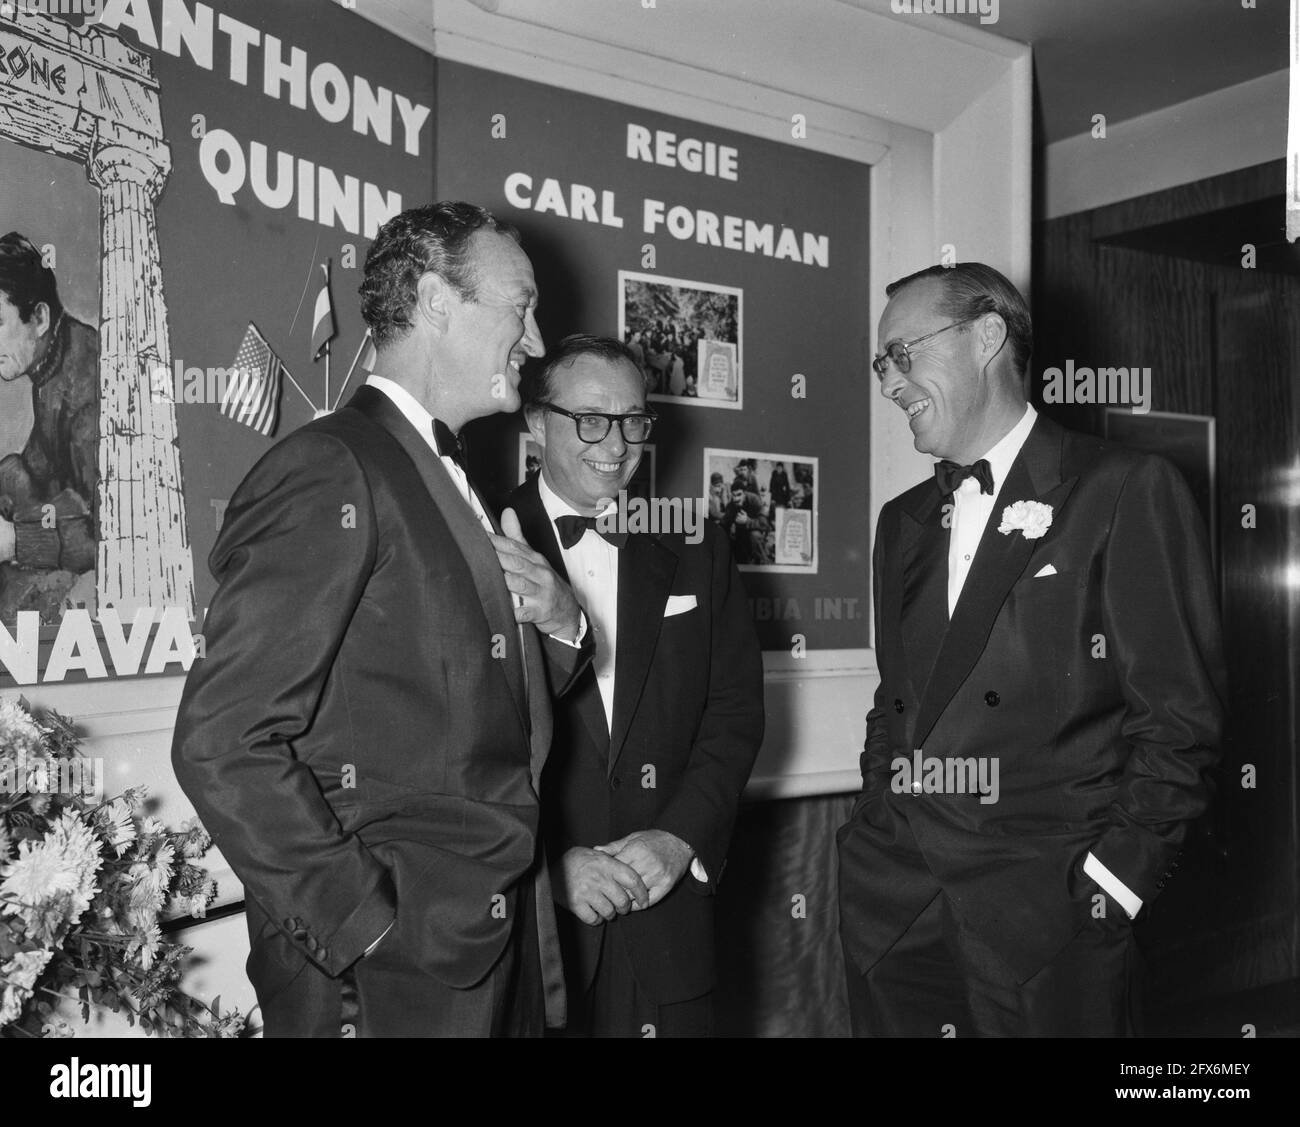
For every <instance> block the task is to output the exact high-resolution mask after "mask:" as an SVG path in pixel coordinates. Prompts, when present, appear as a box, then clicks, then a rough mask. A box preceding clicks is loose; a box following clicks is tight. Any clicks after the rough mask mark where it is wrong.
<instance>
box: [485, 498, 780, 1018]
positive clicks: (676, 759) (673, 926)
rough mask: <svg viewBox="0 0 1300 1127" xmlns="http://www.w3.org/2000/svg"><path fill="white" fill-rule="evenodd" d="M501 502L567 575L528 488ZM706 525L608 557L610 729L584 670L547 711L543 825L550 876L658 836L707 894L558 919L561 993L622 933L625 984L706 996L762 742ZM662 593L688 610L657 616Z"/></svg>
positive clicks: (563, 912)
mask: <svg viewBox="0 0 1300 1127" xmlns="http://www.w3.org/2000/svg"><path fill="white" fill-rule="evenodd" d="M509 504H510V506H511V507H512V508H514V510H515V512H516V513H517V514H518V516H519V523H520V527H521V528H522V529H523V532H524V537H525V539H527V541H528V542H529V544H531V545H532V546H533V548H534V549H536V550H537V551H538V552H540V553H541V554H542V555H543V556H545V557H546V558H547V560H548V561H549V562H550V564H551V566H552V567H553V568H555V570H556V571H557V572H559V573H560V574H561V575H566V574H567V573H566V571H565V568H564V561H563V559H562V557H561V554H560V545H559V541H558V539H557V538H556V535H555V530H554V527H553V525H552V524H551V522H550V521H549V520H548V519H547V516H546V510H545V508H544V507H543V506H542V501H541V497H540V496H539V494H538V490H537V479H536V477H535V476H534V477H533V478H532V479H530V480H529V481H528V482H526V483H525V484H524V485H521V486H520V487H519V488H518V489H517V490H516V491H515V492H514V494H513V495H512V496H511V498H510V501H509ZM703 527H704V539H703V540H702V541H701V542H700V543H699V544H688V543H686V541H685V538H684V537H683V536H681V535H679V534H662V535H650V534H633V535H631V536H629V537H628V541H627V544H626V546H625V547H623V548H622V549H620V551H619V566H618V653H617V655H616V657H615V672H614V722H613V731H612V733H611V731H610V730H609V725H608V724H607V722H606V720H605V712H604V708H603V706H602V704H601V699H600V691H599V689H598V688H597V685H596V678H595V673H594V671H593V670H591V669H587V670H585V671H583V673H582V675H581V676H580V678H579V679H578V681H577V684H576V685H575V687H574V689H573V691H572V692H571V693H570V694H569V695H568V697H567V698H566V699H565V700H563V701H561V702H559V703H557V705H556V714H555V741H554V746H553V749H552V754H551V757H550V759H549V760H548V761H547V767H546V772H545V774H544V775H543V776H542V826H543V834H544V839H545V843H546V851H547V855H548V857H549V858H550V859H551V863H552V865H555V864H557V863H558V862H559V859H560V857H561V856H562V855H563V854H564V852H565V850H567V849H570V848H572V847H574V846H588V847H590V846H594V845H603V844H604V843H605V842H609V841H614V840H616V839H617V838H620V837H623V836H624V835H625V834H629V833H632V832H634V831H636V830H649V829H658V830H667V831H668V832H669V833H672V834H675V835H676V836H677V837H679V838H681V839H682V840H683V841H685V842H686V843H687V844H689V845H690V846H691V847H692V848H694V850H695V853H696V856H698V857H699V859H700V863H701V864H702V865H703V866H704V870H705V873H706V874H707V876H708V878H709V881H708V883H707V884H704V883H701V882H700V881H697V880H696V879H695V878H694V877H692V876H691V874H690V873H689V872H688V873H687V874H686V876H684V877H683V878H682V880H681V881H680V883H679V884H678V885H677V887H676V888H674V889H673V890H672V891H671V892H670V893H669V894H668V895H667V896H665V897H664V899H663V900H661V901H660V902H659V903H658V904H656V905H655V906H654V907H653V908H650V909H649V910H647V911H644V912H641V911H638V912H631V913H629V914H628V915H626V916H621V917H618V918H617V919H615V920H614V921H613V922H611V923H609V924H598V925H596V926H595V927H591V926H588V925H586V924H584V923H582V922H581V921H579V920H578V919H577V917H576V916H574V915H572V914H571V913H570V912H569V911H568V910H567V909H563V908H561V909H560V911H559V920H558V923H559V927H560V938H561V940H562V945H563V950H564V953H565V964H566V972H567V974H566V977H567V979H568V982H569V988H570V989H571V990H584V989H586V987H587V986H588V985H589V984H590V982H591V979H592V976H593V975H594V974H595V971H596V964H597V961H598V958H599V955H600V946H601V939H602V937H603V933H604V929H605V928H606V927H618V928H621V929H622V930H623V934H624V935H625V937H626V940H627V948H628V950H629V952H630V953H631V957H632V962H633V968H634V970H635V972H636V976H637V982H638V984H639V986H640V987H641V988H642V989H643V990H644V991H646V992H647V993H648V994H649V995H650V997H651V998H653V999H654V1001H656V1002H657V1003H659V1004H661V1005H664V1004H669V1003H673V1002H681V1001H686V1000H688V999H691V998H697V997H699V996H700V995H702V994H704V993H707V992H708V991H709V990H711V989H712V988H713V899H712V895H711V894H712V893H713V891H714V890H715V888H716V884H717V881H718V879H719V878H720V877H721V875H722V870H723V867H724V866H725V864H726V851H727V846H728V844H729V842H730V840H731V831H732V826H733V823H734V821H735V817H736V807H737V805H738V804H739V801H740V795H741V792H742V791H743V790H744V787H745V783H746V781H747V780H748V778H749V772H750V769H751V768H752V767H753V764H754V757H755V756H756V755H757V754H758V747H759V744H760V743H761V742H762V739H763V666H762V654H761V652H760V650H759V646H758V638H757V635H756V634H755V632H754V626H753V622H752V621H751V619H750V616H749V612H748V609H747V606H746V602H745V593H744V590H743V588H742V587H741V585H740V576H739V574H738V572H737V571H736V568H735V565H734V564H733V563H732V561H731V549H730V545H729V544H728V543H727V540H726V537H725V536H723V535H722V534H721V532H719V531H718V529H717V528H716V527H715V526H714V525H712V524H711V523H709V522H707V521H705V522H704V524H703ZM670 595H681V596H690V595H693V596H694V597H695V600H696V605H695V606H694V607H693V608H691V609H690V610H687V611H685V612H683V613H680V614H673V615H669V616H668V617H665V616H664V611H665V608H666V604H667V601H668V598H669V596H670ZM597 644H599V643H597Z"/></svg>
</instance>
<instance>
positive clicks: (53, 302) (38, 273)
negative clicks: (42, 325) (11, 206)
mask: <svg viewBox="0 0 1300 1127" xmlns="http://www.w3.org/2000/svg"><path fill="white" fill-rule="evenodd" d="M0 292H3V293H4V295H5V297H7V298H8V299H9V304H10V305H13V306H15V307H16V308H17V309H18V316H19V317H21V318H22V320H23V322H24V323H26V322H28V321H30V320H31V319H32V313H33V312H34V311H35V309H36V307H37V306H38V305H39V304H40V303H41V302H44V303H45V304H46V305H47V306H48V307H49V310H50V323H51V324H53V323H54V322H55V321H57V320H58V319H59V314H60V313H62V312H63V302H62V301H60V300H59V286H58V283H57V282H56V281H55V280H54V271H53V270H51V269H50V268H49V267H48V266H46V265H45V260H44V257H43V256H42V254H41V250H40V248H39V247H38V246H37V245H36V244H35V243H33V242H32V241H31V239H29V238H28V237H27V236H26V235H20V234H19V233H18V232H17V231H10V232H9V234H7V235H5V237H4V238H2V239H0Z"/></svg>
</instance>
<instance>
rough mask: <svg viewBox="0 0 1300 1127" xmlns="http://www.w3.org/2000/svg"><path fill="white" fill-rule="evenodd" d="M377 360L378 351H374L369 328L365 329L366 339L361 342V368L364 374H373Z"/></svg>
mask: <svg viewBox="0 0 1300 1127" xmlns="http://www.w3.org/2000/svg"><path fill="white" fill-rule="evenodd" d="M378 360H379V353H378V352H376V351H375V342H374V338H372V337H371V335H370V330H369V329H367V330H366V339H365V340H364V341H363V342H362V353H361V370H362V371H363V372H365V373H366V375H374V372H375V364H376V363H377V362H378Z"/></svg>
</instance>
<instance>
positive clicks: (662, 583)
mask: <svg viewBox="0 0 1300 1127" xmlns="http://www.w3.org/2000/svg"><path fill="white" fill-rule="evenodd" d="M676 573H677V556H676V555H675V554H674V553H673V552H672V551H670V550H669V549H668V548H666V547H664V545H663V544H661V543H660V542H659V538H658V537H656V536H651V535H648V534H637V535H633V536H629V537H628V539H627V545H626V547H624V548H622V549H621V550H620V552H619V561H618V656H617V657H616V659H615V663H614V729H613V732H612V733H611V735H610V743H609V771H610V772H611V773H612V772H613V770H614V765H615V764H616V763H617V762H618V757H619V756H620V755H621V754H622V752H623V745H624V744H625V743H626V742H627V734H628V732H629V731H630V730H631V727H632V717H633V716H634V715H635V714H636V707H637V704H638V702H639V701H640V700H641V693H642V691H643V690H644V689H645V682H646V677H647V675H648V674H649V672H650V663H651V659H652V658H653V657H654V651H655V645H656V644H657V643H658V641H659V631H660V630H661V629H662V628H663V624H664V607H665V606H666V605H667V603H668V594H669V592H670V591H671V590H672V586H673V576H674V575H675V574H676Z"/></svg>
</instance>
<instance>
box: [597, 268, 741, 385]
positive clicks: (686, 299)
mask: <svg viewBox="0 0 1300 1127" xmlns="http://www.w3.org/2000/svg"><path fill="white" fill-rule="evenodd" d="M618 298H619V301H618V333H619V337H620V339H622V340H623V341H624V342H626V344H627V346H628V347H629V348H630V349H632V351H633V353H634V354H635V355H636V358H637V363H638V364H640V366H641V370H642V372H644V373H645V377H646V388H647V391H648V395H647V398H649V399H651V400H659V401H663V402H671V403H684V404H687V405H690V406H696V407H725V408H728V409H730V410H733V411H738V410H740V408H741V407H742V406H743V405H744V380H743V377H742V374H741V363H742V357H741V347H740V339H741V306H742V299H743V293H742V291H741V290H739V289H736V288H735V287H732V286H715V285H713V284H711V283H709V282H688V281H684V280H683V279H680V278H663V277H660V276H659V275H657V274H634V273H632V272H631V271H628V270H620V271H619V272H618Z"/></svg>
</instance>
